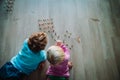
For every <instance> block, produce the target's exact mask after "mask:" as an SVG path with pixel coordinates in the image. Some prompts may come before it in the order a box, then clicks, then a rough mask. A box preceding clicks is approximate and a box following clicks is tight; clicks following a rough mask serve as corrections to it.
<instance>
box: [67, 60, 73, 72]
mask: <svg viewBox="0 0 120 80" xmlns="http://www.w3.org/2000/svg"><path fill="white" fill-rule="evenodd" d="M68 67H69V69H70V70H71V69H72V67H73V64H72V62H71V61H69V62H68Z"/></svg>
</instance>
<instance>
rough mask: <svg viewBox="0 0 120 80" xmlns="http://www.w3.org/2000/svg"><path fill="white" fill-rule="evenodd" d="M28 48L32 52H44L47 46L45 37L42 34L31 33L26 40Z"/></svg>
mask: <svg viewBox="0 0 120 80" xmlns="http://www.w3.org/2000/svg"><path fill="white" fill-rule="evenodd" d="M28 45H29V48H30V49H31V50H32V51H33V52H38V51H40V50H44V49H45V47H46V45H47V35H46V33H44V32H36V33H33V34H32V35H31V36H30V37H29V39H28Z"/></svg>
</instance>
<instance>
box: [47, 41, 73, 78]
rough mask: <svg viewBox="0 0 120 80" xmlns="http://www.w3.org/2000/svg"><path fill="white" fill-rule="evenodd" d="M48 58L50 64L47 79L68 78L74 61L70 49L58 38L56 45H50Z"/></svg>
mask: <svg viewBox="0 0 120 80" xmlns="http://www.w3.org/2000/svg"><path fill="white" fill-rule="evenodd" d="M47 60H48V61H49V62H50V66H49V68H48V70H47V73H46V74H47V80H68V79H69V76H70V73H69V71H70V69H71V68H72V63H71V62H70V61H69V60H70V51H69V49H68V48H67V47H66V46H65V45H64V44H63V43H62V41H60V40H57V42H56V45H54V46H51V47H49V49H48V51H47Z"/></svg>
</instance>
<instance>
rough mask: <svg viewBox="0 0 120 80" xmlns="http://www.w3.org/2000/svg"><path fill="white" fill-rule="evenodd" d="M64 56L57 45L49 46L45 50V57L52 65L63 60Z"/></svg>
mask: <svg viewBox="0 0 120 80" xmlns="http://www.w3.org/2000/svg"><path fill="white" fill-rule="evenodd" d="M64 57H65V54H64V51H63V50H62V48H61V47H59V46H51V47H49V48H48V50H47V59H48V61H49V62H50V64H52V65H56V64H59V63H61V62H62V61H63V60H64Z"/></svg>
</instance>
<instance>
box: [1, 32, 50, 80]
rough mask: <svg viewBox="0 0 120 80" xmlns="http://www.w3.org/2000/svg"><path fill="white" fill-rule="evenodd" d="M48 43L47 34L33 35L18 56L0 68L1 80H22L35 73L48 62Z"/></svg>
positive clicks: (26, 41) (38, 33) (25, 42)
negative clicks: (46, 49)
mask: <svg viewBox="0 0 120 80" xmlns="http://www.w3.org/2000/svg"><path fill="white" fill-rule="evenodd" d="M47 42H48V41H47V35H46V33H44V32H36V33H33V34H32V35H31V36H30V37H29V38H27V39H26V40H25V41H24V43H23V47H22V48H21V50H20V51H19V52H18V54H17V55H16V56H14V57H13V58H12V59H11V60H10V62H7V63H6V64H4V65H3V66H2V67H1V68H0V80H22V76H24V75H29V74H30V73H31V72H33V71H34V70H35V69H36V68H37V67H38V65H39V64H40V63H43V62H44V61H45V60H46V52H45V51H44V49H45V47H46V45H47Z"/></svg>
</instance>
